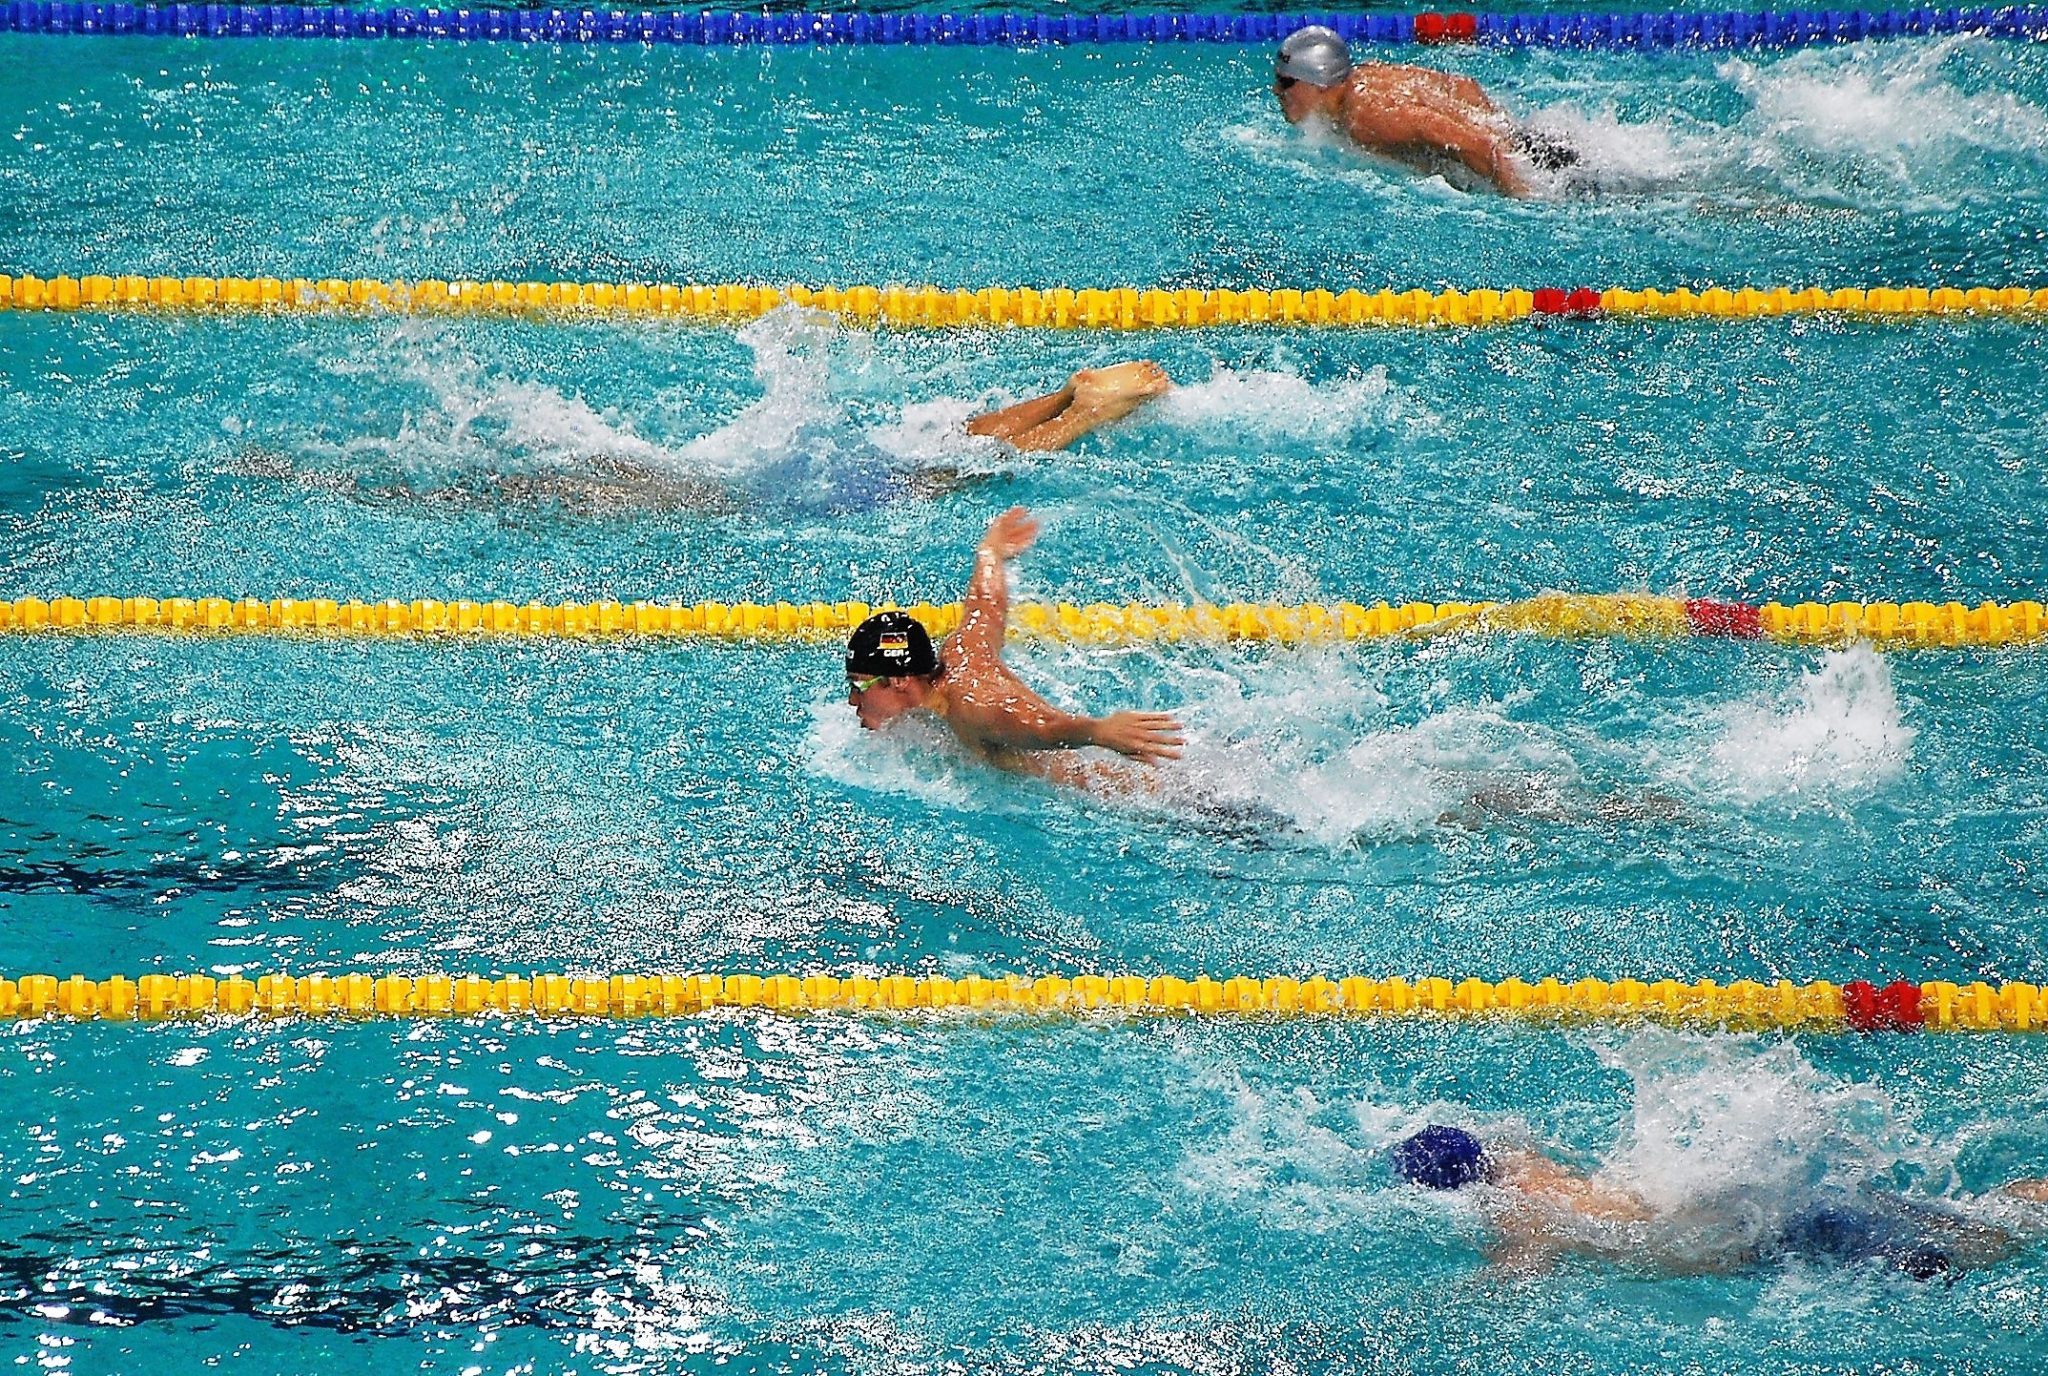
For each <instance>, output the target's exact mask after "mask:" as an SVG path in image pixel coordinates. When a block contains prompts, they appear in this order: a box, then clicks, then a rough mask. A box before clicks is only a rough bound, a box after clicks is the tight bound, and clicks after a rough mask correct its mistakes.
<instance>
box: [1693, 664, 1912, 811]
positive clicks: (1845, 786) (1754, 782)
mask: <svg viewBox="0 0 2048 1376" xmlns="http://www.w3.org/2000/svg"><path fill="white" fill-rule="evenodd" d="M1915 735H1916V733H1915V731H1914V730H1913V728H1912V727H1911V726H1908V725H1907V724H1906V722H1905V719H1904V714H1903V713H1902V712H1901V710H1900V707H1899V700H1898V695H1897V694H1896V693H1895V692H1894V691H1893V689H1892V676H1891V668H1890V666H1889V665H1887V664H1886V663H1885V661H1884V659H1883V658H1882V657H1881V656H1880V655H1878V654H1877V653H1876V652H1875V651H1874V650H1872V649H1871V648H1870V647H1869V646H1867V645H1853V646H1851V647H1849V648H1848V649H1846V650H1833V651H1830V652H1829V653H1828V654H1827V655H1826V656H1825V658H1823V659H1822V661H1821V663H1820V666H1819V667H1818V668H1816V669H1814V670H1812V671H1811V672H1809V673H1806V674H1803V675H1801V676H1800V679H1799V682H1798V684H1797V685H1796V686H1795V688H1794V689H1793V691H1792V692H1791V693H1790V694H1789V695H1787V696H1785V697H1784V698H1782V699H1781V698H1780V697H1779V696H1778V695H1776V694H1766V695H1760V696H1758V697H1755V698H1751V699H1749V700H1747V701H1744V702H1739V703H1736V704H1734V705H1732V706H1730V707H1727V708H1725V709H1723V711H1722V713H1721V721H1720V731H1719V735H1718V738H1717V739H1716V740H1715V741H1714V743H1713V746H1712V748H1711V750H1710V752H1709V755H1708V759H1707V762H1706V773H1707V776H1708V781H1709V782H1710V783H1711V784H1712V785H1714V786H1716V787H1718V788H1719V789H1721V790H1723V791H1725V792H1728V793H1730V794H1732V795H1734V796H1735V797H1736V798H1738V799H1740V800H1742V801H1745V802H1756V801H1760V800H1763V799H1769V798H1781V797H1795V796H1796V797H1819V798H1832V797H1838V796H1846V795H1854V794H1856V793H1860V792H1865V791H1868V790H1870V789H1872V788H1875V787H1877V786H1878V785H1880V784H1883V783H1885V782H1887V781H1889V780H1891V779H1893V778H1896V777H1897V776H1898V775H1899V773H1900V772H1901V771H1902V770H1903V769H1904V768H1905V763H1906V760H1907V758H1908V757H1909V756H1910V754H1911V751H1912V747H1913V739H1914V736H1915Z"/></svg>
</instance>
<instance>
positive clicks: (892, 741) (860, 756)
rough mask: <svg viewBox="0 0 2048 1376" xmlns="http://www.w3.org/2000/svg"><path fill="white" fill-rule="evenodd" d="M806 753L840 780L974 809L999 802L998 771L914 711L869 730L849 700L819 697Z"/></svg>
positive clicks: (812, 764) (815, 764) (939, 725)
mask: <svg viewBox="0 0 2048 1376" xmlns="http://www.w3.org/2000/svg"><path fill="white" fill-rule="evenodd" d="M803 757H804V759H805V760H807V761H808V762H809V764H810V767H811V769H812V770H813V771H814V772H815V773H817V774H819V775H821V776H822V777H824V778H827V779H830V780H832V781H833V782H834V783H840V784H846V785H848V786H850V787H854V788H862V789H869V790H872V791H874V792H877V793H891V794H895V795H897V796H900V797H907V798H917V799H920V800H922V801H924V802H927V803H933V804H936V805H939V806H942V807H951V808H961V809H965V810H968V811H979V810H985V809H987V808H990V807H994V806H998V805H999V799H1000V798H1001V797H1002V794H1001V793H1000V791H997V790H995V789H994V788H993V787H992V785H993V784H994V781H995V779H996V777H997V776H995V775H994V773H993V771H991V770H990V769H989V768H988V766H986V765H983V764H981V763H979V762H977V761H976V760H974V759H973V758H972V757H971V756H969V755H968V754H967V753H966V752H965V751H964V750H962V749H961V748H960V746H959V744H958V743H957V742H955V741H954V739H953V737H952V736H951V735H950V734H949V733H948V732H947V730H946V728H945V726H944V725H943V724H942V723H940V722H939V721H937V720H936V719H934V718H932V717H930V716H928V715H926V714H924V713H911V714H909V715H907V716H905V717H903V718H901V719H899V720H898V721H896V722H894V723H892V724H891V725H890V726H889V728H888V729H887V730H884V731H868V730H864V729H862V727H861V724H860V720H859V718H858V717H856V716H855V715H854V711H853V709H852V708H851V707H849V706H847V705H846V703H845V702H843V701H839V700H836V699H835V700H833V701H829V702H818V703H813V704H812V706H811V726H810V730H809V731H808V732H807V733H806V739H805V742H804V750H803Z"/></svg>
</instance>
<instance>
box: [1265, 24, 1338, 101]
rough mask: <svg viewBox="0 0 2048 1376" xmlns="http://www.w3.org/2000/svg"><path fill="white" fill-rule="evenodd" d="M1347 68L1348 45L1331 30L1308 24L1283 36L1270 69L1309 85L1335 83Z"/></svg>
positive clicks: (1330, 84)
mask: <svg viewBox="0 0 2048 1376" xmlns="http://www.w3.org/2000/svg"><path fill="white" fill-rule="evenodd" d="M1350 70H1351V47H1350V45H1349V44H1347V43H1346V42H1345V41H1344V40H1343V39H1341V38H1339V37H1338V36H1337V35H1336V33H1335V31H1334V30H1331V29H1326V28H1324V27H1323V26H1322V25H1321V24H1311V25H1309V26H1308V27H1307V28H1305V29H1296V30H1295V31H1294V32H1293V33H1291V34H1288V35H1287V41H1286V42H1284V43H1282V44H1281V45H1280V55H1279V56H1278V57H1276V58H1274V59H1273V71H1274V72H1275V73H1276V74H1277V75H1280V76H1291V77H1293V78H1294V79H1295V80H1296V81H1306V82H1307V83H1308V84H1309V85H1311V86H1335V85H1336V84H1337V83H1338V82H1340V81H1342V80H1343V79H1344V76H1345V73H1347V72H1349V71H1350Z"/></svg>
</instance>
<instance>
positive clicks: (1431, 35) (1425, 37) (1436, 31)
mask: <svg viewBox="0 0 2048 1376" xmlns="http://www.w3.org/2000/svg"><path fill="white" fill-rule="evenodd" d="M1478 36H1479V19H1478V17H1477V16H1476V15H1471V14H1463V13H1458V14H1418V15H1416V16H1415V41H1416V42H1417V43H1470V42H1471V41H1472V40H1473V39H1475V38H1477V37H1478Z"/></svg>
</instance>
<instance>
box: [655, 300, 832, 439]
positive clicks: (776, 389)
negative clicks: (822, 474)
mask: <svg viewBox="0 0 2048 1376" xmlns="http://www.w3.org/2000/svg"><path fill="white" fill-rule="evenodd" d="M868 339H869V336H866V335H856V334H855V333H854V332H853V331H848V330H842V329H841V328H840V327H839V325H838V322H837V321H835V320H834V319H833V318H832V317H831V316H829V315H827V314H825V313H824V312H822V311H811V310H804V309H803V308H801V307H798V306H784V307H782V308H780V309H779V310H775V311H771V312H769V313H768V314H767V315H764V316H762V317H761V318H760V319H758V320H754V321H750V322H749V323H748V324H747V325H746V326H745V327H744V328H742V329H741V330H740V332H739V340H740V342H741V343H742V344H745V345H746V346H747V347H748V348H749V349H751V350H753V353H754V362H753V370H754V380H755V381H756V382H757V383H759V384H760V386H761V392H762V395H761V397H760V399H759V400H757V401H755V402H753V403H751V404H750V405H748V406H747V407H746V408H745V409H744V410H742V411H741V412H740V413H739V414H738V415H736V416H734V417H733V418H732V419H731V420H729V421H727V422H726V423H725V424H724V425H721V426H719V427H718V428H717V429H716V430H713V431H712V432H711V433H710V434H708V435H703V436H700V437H698V438H697V439H694V440H692V441H690V442H689V444H687V445H685V446H684V447H683V451H682V453H683V457H684V458H685V460H686V461H687V462H688V463H689V464H691V465H692V466H693V467H694V468H695V469H697V470H699V471H703V472H712V473H722V474H726V475H729V476H732V475H739V474H746V473H752V472H755V471H758V470H761V469H765V468H771V467H775V466H778V465H783V464H786V463H788V462H789V461H790V460H792V459H794V458H798V457H800V456H803V455H805V454H806V453H807V452H815V451H816V450H817V449H818V448H819V446H820V445H821V444H822V445H832V444H834V443H835V441H836V439H837V438H838V437H839V433H840V432H843V431H846V430H847V429H849V428H850V422H849V420H848V418H847V416H846V413H845V411H844V409H843V408H842V407H841V406H840V405H839V404H838V403H837V402H835V401H834V400H833V397H832V375H833V370H834V365H835V358H834V355H835V352H836V351H837V350H839V349H841V348H845V347H854V348H859V347H861V346H862V345H864V344H865V343H866V342H867V341H868Z"/></svg>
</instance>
